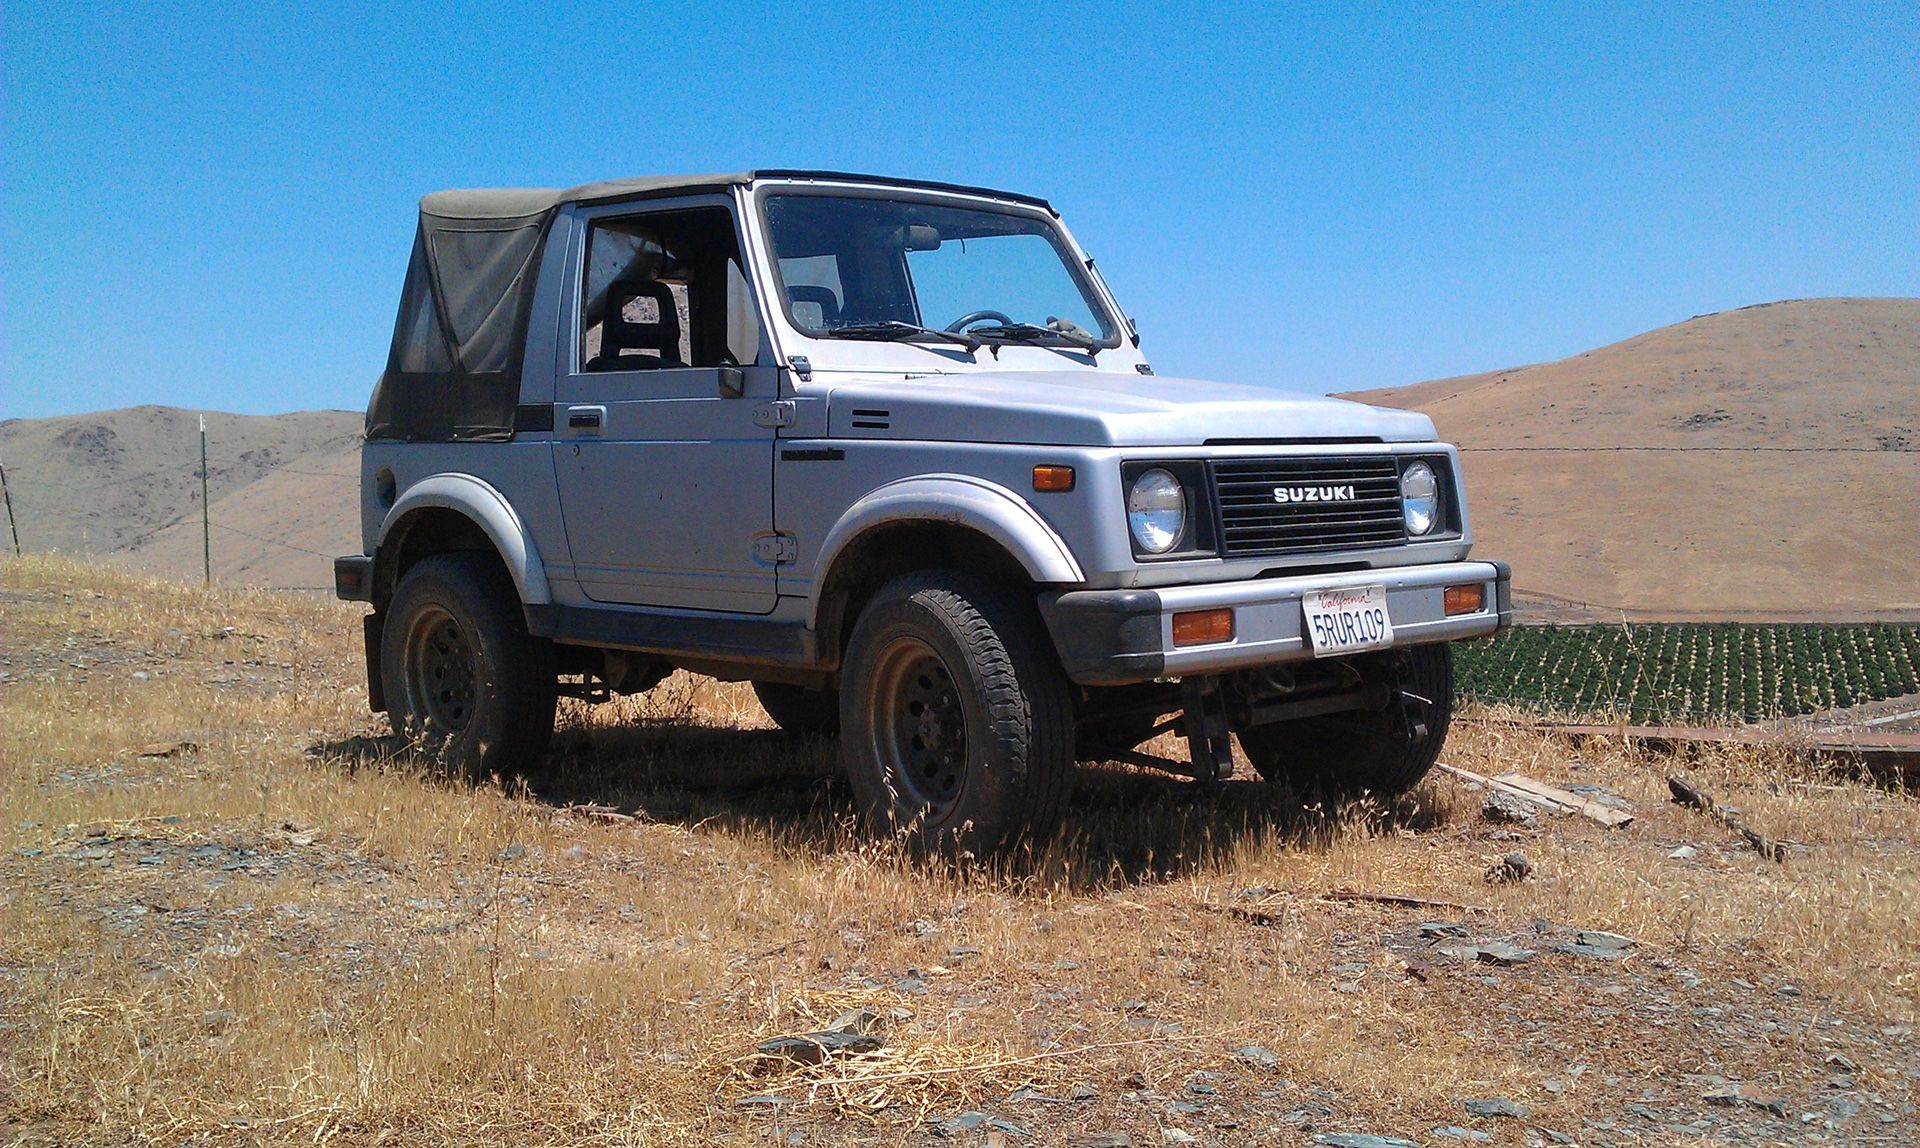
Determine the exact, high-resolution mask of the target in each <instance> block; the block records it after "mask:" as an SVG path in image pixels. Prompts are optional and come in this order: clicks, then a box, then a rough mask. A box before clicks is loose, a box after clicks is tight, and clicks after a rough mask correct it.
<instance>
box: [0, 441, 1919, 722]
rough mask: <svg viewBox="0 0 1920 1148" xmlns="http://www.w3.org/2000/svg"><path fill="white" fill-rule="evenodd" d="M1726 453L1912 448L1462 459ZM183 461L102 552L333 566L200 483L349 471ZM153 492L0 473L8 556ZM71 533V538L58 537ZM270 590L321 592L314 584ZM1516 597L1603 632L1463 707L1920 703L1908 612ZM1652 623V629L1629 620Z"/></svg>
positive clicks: (1784, 713) (1711, 708)
mask: <svg viewBox="0 0 1920 1148" xmlns="http://www.w3.org/2000/svg"><path fill="white" fill-rule="evenodd" d="M1738 451H1747V452H1756V453H1779V454H1820V453H1828V454H1855V453H1894V454H1913V453H1920V448H1916V447H1913V446H1909V445H1906V444H1904V443H1889V444H1888V445H1885V446H1880V447H1864V446H1862V447H1801V446H1773V445H1765V444H1750V445H1742V446H1715V445H1697V446H1690V445H1682V446H1645V445H1619V446H1610V445H1589V446H1540V445H1532V444H1515V445H1508V446H1486V447H1475V448H1471V449H1469V450H1467V451H1465V452H1464V453H1467V454H1469V455H1471V454H1473V453H1518V452H1562V453H1601V452H1648V453H1684V452H1703V453H1727V452H1738ZM182 462H183V463H184V464H185V465H183V466H182V468H181V470H180V471H178V472H176V473H175V477H174V481H173V483H172V484H171V488H170V493H172V494H173V495H174V496H175V497H181V498H183V499H184V502H185V508H184V509H182V510H180V511H179V512H177V513H175V514H174V515H172V516H170V517H169V518H168V519H167V521H165V522H163V523H161V524H159V525H157V526H149V527H148V528H146V529H144V530H142V531H140V532H139V533H138V534H137V535H135V536H133V537H131V538H118V537H116V538H113V539H112V541H113V542H114V543H115V545H114V546H113V549H116V550H125V549H128V548H129V547H133V546H137V545H139V544H141V543H144V542H149V541H151V539H152V538H153V537H154V536H156V535H158V534H160V533H162V532H163V531H166V530H168V529H171V528H173V527H176V526H179V525H181V524H183V523H190V522H193V521H194V520H196V519H200V520H201V521H203V522H204V524H205V528H206V530H207V531H208V532H209V535H210V536H211V535H213V534H215V533H217V535H218V536H219V537H222V538H226V539H229V540H230V541H231V540H244V542H245V543H247V544H249V547H250V548H251V549H252V550H253V551H255V552H258V550H259V549H260V548H263V547H264V548H272V549H274V550H278V551H283V552H286V553H289V554H300V555H304V556H308V557H311V558H313V559H316V560H318V561H319V562H321V563H329V562H331V560H332V558H333V557H334V555H333V554H331V553H328V552H327V551H325V550H322V549H318V548H316V547H314V546H312V545H307V544H304V542H302V541H294V540H292V539H290V538H286V537H275V536H273V534H272V533H270V532H267V531H263V530H261V529H259V528H257V527H255V526H254V524H253V523H250V522H249V523H245V524H237V523H235V522H231V521H223V520H222V519H221V517H220V516H219V515H218V514H216V513H215V512H214V508H213V507H209V506H207V505H206V504H205V503H204V502H203V501H202V500H201V498H200V497H199V495H200V493H201V491H202V490H203V489H205V488H204V487H203V486H202V480H203V478H212V479H213V480H215V482H216V483H217V482H218V479H219V478H220V477H221V476H230V475H233V474H235V473H236V472H237V473H238V474H240V475H242V476H248V477H246V478H245V480H244V481H242V482H240V483H238V484H237V485H234V486H232V487H231V488H230V489H229V490H228V491H226V492H224V493H228V494H230V493H232V491H233V490H235V489H240V488H244V487H245V486H246V485H248V484H249V483H251V482H254V481H258V480H259V479H261V478H265V477H267V476H270V475H276V474H285V475H296V476H300V477H303V478H316V479H331V480H339V481H342V482H354V481H357V479H358V473H357V471H356V470H351V469H339V470H334V469H325V468H316V467H314V466H312V465H306V466H302V465H298V464H297V462H295V463H289V464H279V463H275V462H273V461H271V460H263V459H262V458H261V457H260V456H259V455H257V454H253V455H250V456H238V457H236V456H232V455H227V454H224V453H222V452H219V451H214V452H212V453H210V454H209V455H208V457H207V464H206V467H205V468H204V469H203V468H202V467H200V466H199V465H196V464H197V463H198V459H197V458H183V459H182ZM165 485H166V484H164V483H161V482H160V479H159V475H158V473H157V472H155V471H151V470H150V471H147V472H143V473H130V474H119V475H112V476H108V477H103V478H98V479H96V478H91V477H90V478H88V479H87V481H86V486H85V489H86V494H87V495H88V496H90V497H92V498H93V499H95V500H96V501H97V502H98V503H99V505H100V506H101V510H100V511H98V512H96V513H94V514H88V513H84V512H81V511H78V510H76V509H74V508H73V501H74V499H73V493H72V492H71V491H70V490H68V491H61V497H62V498H63V499H64V504H55V503H53V502H52V501H51V500H49V499H46V498H42V497H35V496H34V495H36V494H38V493H40V492H39V491H36V490H35V489H34V483H33V476H32V475H30V474H29V475H23V474H21V473H20V471H19V470H18V469H17V468H15V469H5V470H0V487H3V488H4V491H5V495H6V509H7V512H8V517H9V522H8V525H9V529H10V532H11V535H12V538H13V542H14V548H15V550H16V552H17V551H19V550H21V549H22V548H24V549H28V550H46V549H53V547H49V546H46V545H44V544H37V543H36V540H35V538H34V535H35V533H36V532H37V526H36V524H37V523H38V522H40V521H43V520H44V521H52V522H59V523H62V524H64V525H65V526H67V527H68V528H72V527H76V526H77V527H79V528H81V529H82V530H85V529H87V528H89V527H95V528H98V527H101V526H103V525H107V522H106V520H105V517H104V516H107V515H111V514H112V513H114V512H115V511H120V510H124V509H125V508H126V507H127V505H128V504H129V503H132V504H134V505H138V503H139V501H140V500H139V499H126V498H120V499H115V498H113V497H108V496H111V495H114V494H116V493H122V494H124V492H126V491H128V490H129V489H133V488H147V489H151V488H155V487H156V486H165ZM216 489H217V486H216ZM20 496H24V497H20ZM347 497H351V498H353V499H354V500H355V501H354V505H355V508H356V509H357V492H356V493H353V494H350V495H348V496H347ZM216 502H217V500H216ZM39 533H42V534H43V535H44V534H45V533H46V532H43V531H40V532H39ZM55 533H57V532H55ZM71 534H72V531H71V529H69V530H68V531H67V533H66V536H67V537H71ZM343 544H345V545H349V546H350V545H352V540H345V539H343ZM208 550H209V554H208V556H207V566H208V570H207V571H206V573H207V574H208V575H209V580H211V575H212V573H213V572H214V566H215V564H214V562H213V558H212V547H211V546H210V545H209V547H208ZM228 550H229V553H231V550H230V548H228ZM325 570H326V567H325V566H320V567H317V568H316V571H315V576H316V581H324V578H325V573H324V571H325ZM279 588H281V589H294V590H305V591H327V590H330V589H331V587H330V586H329V585H325V584H319V585H303V586H297V587H294V586H285V585H282V586H280V587H279ZM1516 596H1517V597H1518V598H1519V599H1520V600H1521V601H1522V602H1523V604H1525V605H1528V606H1532V607H1534V608H1535V612H1536V613H1538V614H1539V615H1540V616H1541V617H1542V618H1546V617H1550V616H1552V615H1554V614H1555V613H1559V614H1562V615H1564V616H1577V617H1583V618H1591V617H1593V616H1595V615H1603V616H1609V617H1611V618H1613V619H1614V620H1613V621H1611V622H1609V623H1605V624H1593V623H1590V622H1577V623H1561V624H1555V625H1533V626H1522V627H1519V628H1517V629H1516V630H1514V631H1512V632H1510V633H1507V634H1503V635H1501V636H1499V637H1497V638H1495V639H1492V640H1490V641H1486V642H1479V643H1469V644H1467V645H1464V646H1462V647H1460V648H1459V653H1458V658H1457V662H1458V667H1459V670H1458V678H1457V684H1458V691H1459V693H1460V695H1461V696H1462V697H1463V698H1467V699H1471V700H1472V701H1475V702H1478V703H1481V704H1483V705H1490V706H1503V707H1513V708H1516V709H1519V710H1522V711H1525V712H1528V713H1530V714H1536V715H1540V716H1546V717H1553V718H1559V719H1567V720H1603V721H1615V720H1632V721H1635V722H1638V723H1648V722H1651V723H1659V724H1687V725H1699V724H1725V723H1728V722H1754V721H1772V720H1779V719H1784V718H1789V717H1794V716H1798V715H1802V714H1806V713H1811V712H1816V711H1818V710H1823V709H1830V708H1835V707H1844V706H1848V705H1855V704H1860V703H1862V702H1869V701H1874V700H1878V699H1882V698H1889V697H1896V696H1902V695H1904V694H1911V693H1915V692H1920V675H1916V671H1915V666H1916V664H1917V663H1920V624H1916V623H1920V617H1914V616H1910V612H1903V611H1890V612H1888V615H1887V618H1886V620H1883V621H1877V622H1865V623H1848V624H1839V623H1835V624H1824V625H1817V626H1815V625H1812V624H1810V623H1808V622H1805V621H1794V620H1787V619H1782V618H1780V617H1779V616H1778V614H1777V613H1776V612H1769V611H1759V610H1740V609H1721V610H1716V611H1714V620H1711V621H1708V620H1704V619H1703V620H1699V621H1685V620H1679V619H1681V618H1682V617H1683V615H1682V614H1681V613H1680V612H1676V611H1671V610H1662V609H1660V608H1658V607H1651V608H1650V607H1643V606H1634V605H1630V604H1624V603H1598V602H1590V601H1584V600H1581V599H1577V598H1573V597H1569V596H1566V595H1560V594H1555V593H1553V592H1550V591H1545V590H1539V589H1535V588H1531V587H1524V588H1516ZM1523 608H1524V606H1523ZM1654 617H1658V618H1661V619H1662V620H1661V621H1658V622H1655V621H1639V620H1636V619H1643V618H1654Z"/></svg>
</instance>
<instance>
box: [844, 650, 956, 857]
mask: <svg viewBox="0 0 1920 1148" xmlns="http://www.w3.org/2000/svg"><path fill="white" fill-rule="evenodd" d="M874 671H875V672H874V676H873V681H874V688H873V691H872V694H871V696H870V697H869V698H868V701H867V704H868V705H869V706H870V707H871V710H870V711H869V716H870V717H871V719H872V720H871V721H870V722H869V728H870V729H871V730H872V731H873V752H874V755H875V756H876V757H877V758H878V759H879V763H880V766H881V768H882V770H883V772H884V773H885V776H886V779H887V784H888V787H889V788H890V789H891V790H892V792H893V796H894V803H895V806H896V808H898V809H899V810H900V811H901V812H902V813H904V814H906V815H907V817H908V818H911V817H914V816H918V815H922V814H924V816H925V817H926V819H927V820H928V821H934V822H937V821H940V820H941V819H943V818H944V817H945V816H946V814H947V813H949V812H950V811H951V810H952V809H953V807H954V805H955V804H956V803H958V802H959V800H960V795H961V793H962V791H964V790H965V788H966V780H967V715H966V710H965V707H964V706H963V705H962V703H961V700H960V697H961V691H960V688H959V686H958V685H957V684H956V683H955V681H954V678H953V673H952V671H950V670H949V669H948V668H947V663H946V661H945V660H944V659H942V658H941V657H940V654H939V652H938V651H936V650H935V649H934V648H933V647H932V646H930V645H928V644H927V643H926V642H924V641H922V640H920V639H919V638H915V637H911V636H901V637H898V638H895V639H894V640H893V641H891V642H889V643H887V645H886V646H885V647H884V648H882V649H881V651H880V654H879V657H878V658H877V659H876V661H875V665H874Z"/></svg>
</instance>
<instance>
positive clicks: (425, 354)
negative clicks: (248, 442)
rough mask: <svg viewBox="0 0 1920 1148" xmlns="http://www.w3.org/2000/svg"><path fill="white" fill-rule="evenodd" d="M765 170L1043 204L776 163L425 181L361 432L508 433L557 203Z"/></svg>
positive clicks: (452, 436)
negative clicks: (553, 181) (756, 167)
mask: <svg viewBox="0 0 1920 1148" xmlns="http://www.w3.org/2000/svg"><path fill="white" fill-rule="evenodd" d="M766 178H793V179H833V180H849V181H855V182H862V183H880V184H894V185H898V186H902V187H913V188H922V189H929V190H942V191H960V192H972V193H975V194H985V195H992V196H997V197H1000V198H1004V199H1014V200H1018V201H1020V202H1023V203H1029V204H1035V205H1038V206H1041V207H1045V206H1046V201H1045V200H1036V199H1033V198H1031V197H1029V196H1022V195H1012V194H1009V193H1007V192H996V191H990V190H988V189H986V188H975V187H963V186H959V185H955V184H943V183H923V182H918V181H906V180H895V179H886V178H882V177H877V176H858V175H847V174H844V173H839V172H823V171H784V170H782V171H751V172H737V173H734V174H731V175H673V176H640V177H638V178H634V179H615V180H605V181H602V182H599V183H587V184H581V185H580V186H578V187H570V188H564V189H561V188H483V189H474V190H465V191H436V192H434V193H432V194H431V195H428V196H426V197H425V198H423V199H422V200H421V201H420V225H419V230H418V231H417V232H416V233H415V236H414V242H413V258H412V260H411V262H410V263H409V264H408V267H407V281H406V286H405V288H403V290H402V291H401V296H400V314H399V316H398V318H397V319H396V321H395V323H394V330H393V344H392V347H391V348H390V349H389V351H388V354H387V369H386V371H385V372H384V373H383V374H382V375H381V376H380V382H379V383H378V384H377V385H376V386H375V387H374V390H373V401H372V402H371V403H370V404H369V405H368V407H367V424H366V431H367V437H368V438H369V439H401V440H404V441H407V442H500V441H505V440H507V439H511V438H512V437H513V432H514V413H515V408H516V406H517V405H518V403H519V401H520V370H521V365H522V364H521V357H522V354H523V352H524V350H525V345H526V333H527V317H528V315H529V314H530V313H531V312H532V310H533V293H534V285H535V283H536V282H537V281H538V280H539V277H540V252H541V250H542V249H543V248H544V247H545V246H546V242H545V241H546V236H547V228H548V227H549V226H550V225H551V224H552V222H553V216H554V213H555V212H556V211H557V210H559V208H560V207H561V205H563V204H568V203H616V202H620V201H622V200H638V199H647V198H652V197H657V196H664V195H687V194H697V193H699V192H703V191H721V190H725V189H727V188H729V187H736V186H742V185H745V184H750V183H752V182H753V181H755V180H757V179H766Z"/></svg>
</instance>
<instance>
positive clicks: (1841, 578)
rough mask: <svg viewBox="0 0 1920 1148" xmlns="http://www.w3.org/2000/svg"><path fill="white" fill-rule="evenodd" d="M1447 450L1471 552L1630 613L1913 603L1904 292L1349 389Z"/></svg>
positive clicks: (1918, 397) (1913, 430) (1915, 575)
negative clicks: (1455, 374)
mask: <svg viewBox="0 0 1920 1148" xmlns="http://www.w3.org/2000/svg"><path fill="white" fill-rule="evenodd" d="M1349 397H1352V398H1358V399H1362V400H1364V401H1366V402H1371V403H1378V404H1381V405H1384V406H1396V407H1410V408H1415V409H1419V410H1424V411H1426V412H1427V413H1428V414H1430V415H1432V416H1433V420H1434V422H1435V423H1436V424H1438V426H1439V429H1440V433H1441V436H1442V437H1443V438H1446V439H1448V440H1449V441H1452V442H1455V443H1457V444H1459V445H1460V447H1461V448H1462V455H1463V459H1464V465H1465V467H1466V471H1467V482H1468V489H1469V492H1470V497H1471V500H1472V506H1473V511H1474V526H1475V532H1476V534H1477V535H1478V538H1479V543H1478V545H1477V547H1476V552H1478V553H1481V554H1485V555H1488V556H1492V557H1500V558H1505V559H1507V560H1508V561H1510V562H1512V563H1513V566H1514V581H1515V583H1516V584H1517V585H1518V586H1520V587H1521V588H1523V590H1525V591H1528V592H1531V593H1530V595H1523V597H1528V596H1530V597H1531V598H1532V600H1533V602H1534V603H1535V604H1536V605H1538V606H1540V607H1546V606H1548V605H1549V604H1550V603H1551V602H1552V600H1553V599H1554V598H1556V597H1557V598H1562V599H1571V600H1573V601H1574V602H1575V603H1586V604H1591V605H1594V606H1599V607H1604V609H1600V610H1587V611H1580V610H1577V609H1574V610H1561V611H1549V612H1559V613H1563V614H1578V613H1583V612H1584V613H1586V614H1588V615H1593V614H1602V615H1604V614H1612V615H1614V616H1617V615H1618V614H1619V613H1620V611H1621V608H1625V609H1626V610H1627V611H1629V612H1631V613H1633V614H1635V615H1637V616H1642V617H1673V618H1684V617H1744V616H1752V615H1771V616H1783V617H1807V618H1832V619H1842V618H1857V617H1899V616H1915V615H1920V572H1917V571H1916V567H1915V556H1916V544H1915V541H1914V540H1915V539H1916V538H1920V498H1917V497H1916V492H1920V299H1803V300H1794V301H1790V302H1784V303H1770V304H1763V305H1760V306H1757V307H1746V308H1742V309H1741V310H1738V311H1727V312H1722V313H1719V314H1714V315H1702V316H1698V317H1696V318H1693V319H1689V320H1687V321H1686V322H1684V323H1678V324H1675V325H1674V326H1671V327H1663V328H1661V329H1659V330H1656V331H1650V332H1648V333H1646V334H1644V335H1639V336H1636V337H1635V338H1632V339H1628V340H1626V341H1624V342H1620V343H1614V344H1612V345H1610V346H1606V347H1601V348H1599V349H1597V350H1593V351H1588V352H1586V353H1585V354H1581V355H1576V356H1574V357H1572V358H1570V359H1562V360H1561V361H1559V362H1555V363H1544V364H1540V365H1538V366H1531V367H1519V368H1514V369H1512V370H1505V371H1492V372H1489V373H1487V374H1483V375H1468V376H1463V377H1460V378H1452V379H1441V380H1438V381H1435V382H1429V383H1420V384H1417V385H1415V386H1408V387H1397V388H1392V389H1388V390H1378V391H1365V392H1361V393H1359V394H1356V395H1352V396H1349Z"/></svg>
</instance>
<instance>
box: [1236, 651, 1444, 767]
mask: <svg viewBox="0 0 1920 1148" xmlns="http://www.w3.org/2000/svg"><path fill="white" fill-rule="evenodd" d="M1406 654H1407V659H1408V661H1407V665H1406V668H1405V671H1404V676H1403V677H1402V679H1401V688H1402V689H1404V690H1406V691H1407V692H1408V693H1411V694H1414V695H1416V696H1418V697H1422V698H1426V699H1428V700H1429V701H1430V702H1432V705H1431V706H1429V707H1427V711H1426V717H1425V724H1426V727H1427V736H1426V738H1425V739H1423V740H1421V741H1418V742H1411V741H1409V740H1408V739H1407V738H1406V737H1405V736H1404V734H1403V733H1402V732H1401V729H1400V726H1401V721H1400V718H1399V715H1398V713H1397V707H1398V705H1399V702H1398V699H1395V700H1394V701H1393V702H1392V703H1390V704H1389V706H1388V708H1387V709H1384V710H1380V711H1373V712H1361V713H1337V714H1325V715H1322V716H1320V717H1311V718H1302V719H1299V720H1296V721H1287V722H1276V723H1274V724H1272V725H1262V726H1255V727H1253V728H1252V729H1248V730H1243V731H1241V733H1240V748H1241V749H1242V750H1244V751H1246V755H1247V760H1248V761H1250V762H1252V763H1253V768H1254V769H1255V770H1256V771H1257V772H1258V773H1259V774H1260V776H1261V777H1264V778H1266V779H1267V780H1268V781H1270V782H1275V783H1281V784H1285V785H1288V786H1290V787H1291V788H1293V789H1294V790H1295V791H1296V792H1299V793H1301V794H1303V795H1310V796H1318V797H1324V798H1331V799H1334V800H1350V799H1353V798H1358V797H1363V796H1372V797H1375V798H1380V799H1391V798H1394V797H1398V796H1399V795H1400V794H1403V793H1405V792H1406V791H1408V790H1410V789H1412V788H1413V787H1414V786H1416V785H1418V784H1420V779H1421V778H1423V777H1425V776H1426V775H1427V771H1428V770H1430V769H1432V768H1433V763H1434V762H1435V761H1437V760H1439V757H1440V749H1441V747H1442V746H1443V745H1444V744H1445V743H1446V740H1447V727H1448V725H1449V724H1450V723H1451V721H1452V719H1453V647H1451V646H1449V645H1447V644H1446V643H1444V642H1443V643H1440V644H1437V645H1426V646H1415V647H1413V648H1412V649H1410V650H1408V651H1407V652H1406Z"/></svg>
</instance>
